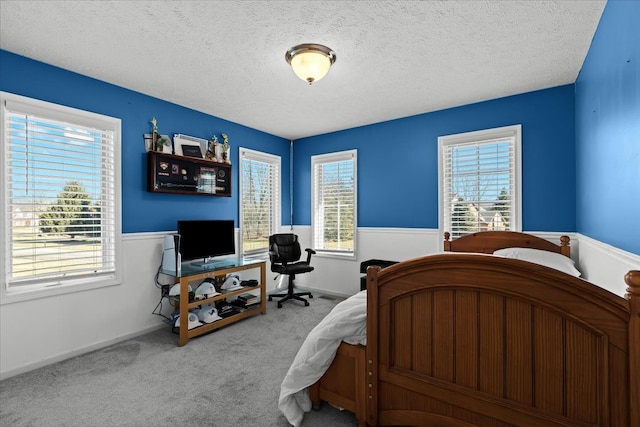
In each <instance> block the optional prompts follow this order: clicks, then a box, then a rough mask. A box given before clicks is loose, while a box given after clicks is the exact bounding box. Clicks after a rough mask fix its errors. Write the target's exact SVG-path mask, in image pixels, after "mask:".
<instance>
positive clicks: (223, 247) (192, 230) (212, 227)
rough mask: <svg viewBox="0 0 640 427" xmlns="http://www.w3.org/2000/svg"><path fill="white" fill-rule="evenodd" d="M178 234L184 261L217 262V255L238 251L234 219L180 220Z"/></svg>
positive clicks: (231, 253)
mask: <svg viewBox="0 0 640 427" xmlns="http://www.w3.org/2000/svg"><path fill="white" fill-rule="evenodd" d="M178 234H179V235H180V253H181V255H182V261H192V260H198V261H199V262H202V263H203V264H208V263H215V257H219V256H224V255H233V254H235V252H236V246H235V228H234V223H233V220H232V219H229V220H226V219H218V220H180V221H178Z"/></svg>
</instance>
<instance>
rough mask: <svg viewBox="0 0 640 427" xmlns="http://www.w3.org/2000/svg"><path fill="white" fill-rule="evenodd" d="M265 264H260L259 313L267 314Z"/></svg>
mask: <svg viewBox="0 0 640 427" xmlns="http://www.w3.org/2000/svg"><path fill="white" fill-rule="evenodd" d="M266 291H267V263H266V262H263V263H261V264H260V310H261V311H260V312H261V313H262V314H267V292H266Z"/></svg>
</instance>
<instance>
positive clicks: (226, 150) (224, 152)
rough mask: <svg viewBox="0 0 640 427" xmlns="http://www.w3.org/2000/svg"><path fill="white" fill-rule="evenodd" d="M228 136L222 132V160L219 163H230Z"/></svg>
mask: <svg viewBox="0 0 640 427" xmlns="http://www.w3.org/2000/svg"><path fill="white" fill-rule="evenodd" d="M230 148H231V146H230V145H229V137H228V136H227V135H226V134H224V133H223V134H222V161H221V163H227V164H231V156H230V155H229V149H230Z"/></svg>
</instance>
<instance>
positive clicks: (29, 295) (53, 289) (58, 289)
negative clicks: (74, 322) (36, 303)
mask: <svg viewBox="0 0 640 427" xmlns="http://www.w3.org/2000/svg"><path fill="white" fill-rule="evenodd" d="M120 283H121V281H120V280H119V279H117V278H115V277H110V278H102V279H100V280H97V281H91V282H84V283H74V284H66V285H52V286H48V287H43V288H37V289H33V288H31V289H26V290H16V289H12V290H7V289H6V284H3V286H2V293H1V294H0V305H5V304H13V303H17V302H25V301H31V300H35V299H39V298H49V297H53V296H58V295H65V294H70V293H75V292H83V291H89V290H93V289H99V288H105V287H109V286H117V285H120Z"/></svg>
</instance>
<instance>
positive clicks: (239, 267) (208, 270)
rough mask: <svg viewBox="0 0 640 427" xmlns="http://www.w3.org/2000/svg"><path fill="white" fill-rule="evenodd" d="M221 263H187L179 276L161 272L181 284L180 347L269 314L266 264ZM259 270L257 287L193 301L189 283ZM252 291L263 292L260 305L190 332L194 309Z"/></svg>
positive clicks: (241, 260) (245, 260)
mask: <svg viewBox="0 0 640 427" xmlns="http://www.w3.org/2000/svg"><path fill="white" fill-rule="evenodd" d="M220 261H224V262H225V264H224V266H220V265H216V264H215V263H205V264H201V265H195V264H194V263H193V262H191V263H183V264H182V267H181V273H180V274H176V273H175V271H173V272H172V271H166V270H163V269H161V270H160V273H162V274H165V275H167V276H171V277H174V278H175V279H176V282H177V283H179V284H180V301H179V302H178V304H177V308H178V312H179V314H180V339H179V346H180V347H182V346H184V345H185V344H187V342H189V339H191V338H195V337H197V336H199V335H202V334H205V333H207V332H211V331H213V330H216V329H219V328H222V327H223V326H227V325H230V324H232V323H235V322H237V321H239V320H242V319H246V318H247V317H250V316H254V315H256V314H267V299H266V288H265V283H266V281H267V263H266V261H263V260H260V259H252V258H242V257H239V258H225V259H224V260H222V259H221V260H220ZM255 268H259V269H260V280H259V283H258V285H257V286H252V287H243V288H242V289H238V290H235V291H228V292H223V293H222V294H221V295H217V296H215V297H211V298H206V299H203V300H198V301H191V302H190V301H189V298H188V295H189V282H195V281H197V282H198V283H201V282H202V281H203V280H204V279H207V278H211V277H220V276H227V275H229V274H231V273H236V272H238V271H243V270H250V269H255ZM252 290H258V291H259V298H260V304H259V305H258V306H256V307H252V308H248V309H247V310H245V311H243V312H240V313H236V314H233V315H231V316H229V317H225V318H223V319H221V320H217V321H215V322H213V323H205V324H203V325H202V326H198V327H196V328H193V329H189V322H188V321H187V313H188V312H189V310H190V309H192V308H196V307H198V306H201V305H204V304H211V303H216V302H218V301H222V300H225V299H227V298H231V297H236V296H238V295H240V294H243V293H246V292H250V291H252ZM184 295H187V297H186V298H182V296H184ZM183 313H184V314H185V316H182V314H183Z"/></svg>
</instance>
